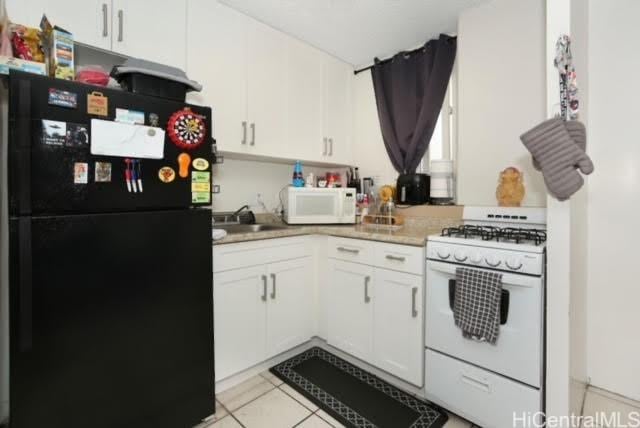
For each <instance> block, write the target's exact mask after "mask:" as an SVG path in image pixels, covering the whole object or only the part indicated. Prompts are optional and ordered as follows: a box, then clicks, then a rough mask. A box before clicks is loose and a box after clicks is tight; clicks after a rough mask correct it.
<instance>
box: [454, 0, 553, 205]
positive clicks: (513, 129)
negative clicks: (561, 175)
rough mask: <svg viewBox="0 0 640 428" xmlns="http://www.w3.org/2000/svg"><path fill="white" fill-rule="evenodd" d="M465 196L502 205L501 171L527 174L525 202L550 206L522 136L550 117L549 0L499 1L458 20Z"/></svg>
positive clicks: (468, 199) (461, 171)
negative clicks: (547, 104) (499, 190)
mask: <svg viewBox="0 0 640 428" xmlns="http://www.w3.org/2000/svg"><path fill="white" fill-rule="evenodd" d="M457 57H458V58H457V61H458V166H457V169H458V195H459V202H460V203H462V204H465V205H495V204H496V197H495V191H496V186H497V181H498V174H499V172H500V171H501V170H503V169H504V168H506V167H509V166H515V167H517V168H518V169H520V170H521V171H523V172H524V174H525V187H526V195H525V199H524V201H523V205H526V206H545V205H546V189H545V187H544V183H543V181H542V177H541V174H540V173H539V172H537V171H535V170H534V169H533V167H532V165H531V158H530V156H529V153H528V152H527V151H526V149H525V147H524V146H523V145H522V143H521V142H520V139H519V136H520V135H521V134H522V133H523V132H525V131H526V130H527V129H529V128H531V127H532V126H533V125H536V124H537V123H538V122H540V121H541V120H543V119H544V118H545V117H546V116H545V102H546V95H545V88H546V83H545V6H544V0H526V1H513V0H494V1H492V2H490V3H488V4H484V5H481V6H478V7H475V8H471V9H468V10H466V11H464V12H463V13H462V14H461V16H460V19H459V21H458V55H457Z"/></svg>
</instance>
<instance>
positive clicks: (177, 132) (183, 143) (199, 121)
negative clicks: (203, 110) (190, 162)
mask: <svg viewBox="0 0 640 428" xmlns="http://www.w3.org/2000/svg"><path fill="white" fill-rule="evenodd" d="M167 133H168V134H169V138H170V139H171V142H172V143H173V144H175V145H176V146H178V147H179V148H181V149H184V150H193V149H195V148H196V147H198V146H199V145H200V144H202V142H203V141H204V138H205V137H206V135H207V128H206V126H205V123H204V119H203V118H202V116H200V115H198V114H196V113H194V112H192V111H191V109H190V108H188V107H187V108H185V109H183V110H179V111H177V112H175V113H173V114H172V115H171V117H169V122H168V123H167Z"/></svg>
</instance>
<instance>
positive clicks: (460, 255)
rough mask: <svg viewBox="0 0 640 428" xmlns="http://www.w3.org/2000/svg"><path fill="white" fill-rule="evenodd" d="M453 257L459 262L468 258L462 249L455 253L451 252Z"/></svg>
mask: <svg viewBox="0 0 640 428" xmlns="http://www.w3.org/2000/svg"><path fill="white" fill-rule="evenodd" d="M453 258H454V259H456V261H458V262H460V263H462V262H464V261H466V260H467V259H468V257H467V255H466V254H465V253H464V251H462V250H458V251H456V252H455V253H453Z"/></svg>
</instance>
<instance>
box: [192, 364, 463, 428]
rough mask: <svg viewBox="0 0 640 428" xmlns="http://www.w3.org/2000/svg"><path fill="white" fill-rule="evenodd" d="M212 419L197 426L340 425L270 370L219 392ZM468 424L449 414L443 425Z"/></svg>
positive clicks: (454, 427)
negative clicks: (215, 410)
mask: <svg viewBox="0 0 640 428" xmlns="http://www.w3.org/2000/svg"><path fill="white" fill-rule="evenodd" d="M217 399H218V402H217V403H216V409H217V413H216V415H215V418H214V419H213V420H211V421H209V422H208V424H206V425H201V426H200V427H198V428H205V427H206V428H241V427H244V428H292V427H296V428H331V427H334V428H339V427H343V426H344V425H342V424H341V423H340V422H338V421H336V420H335V419H333V418H332V417H331V416H329V415H328V414H327V413H326V412H324V411H322V410H320V409H319V408H318V406H316V405H315V404H313V403H312V402H311V401H309V400H307V399H306V398H305V397H303V396H302V395H301V394H299V393H298V392H296V391H294V390H293V389H292V388H291V387H290V386H289V385H287V384H285V383H283V382H282V381H281V380H280V379H279V378H277V377H276V376H274V375H273V374H271V373H270V372H264V373H262V374H261V375H260V376H256V377H253V378H251V379H249V380H247V381H245V382H243V383H241V384H239V385H237V386H235V387H233V388H231V389H228V390H226V391H224V392H223V393H221V394H220V395H219V396H218V397H217ZM469 427H471V423H470V422H468V421H465V420H463V419H460V418H459V417H457V416H455V415H452V414H450V415H449V421H448V422H447V424H446V425H445V428H469Z"/></svg>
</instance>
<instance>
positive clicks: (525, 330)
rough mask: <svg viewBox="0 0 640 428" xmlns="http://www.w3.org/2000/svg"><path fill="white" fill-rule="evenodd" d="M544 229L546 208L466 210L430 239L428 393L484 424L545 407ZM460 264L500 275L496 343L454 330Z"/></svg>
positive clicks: (502, 421) (496, 424)
mask: <svg viewBox="0 0 640 428" xmlns="http://www.w3.org/2000/svg"><path fill="white" fill-rule="evenodd" d="M545 226H546V210H545V209H544V208H501V207H500V208H498V207H495V208H494V207H465V208H464V212H463V224H462V225H460V226H458V227H452V228H446V229H443V230H442V232H441V233H440V234H439V235H433V236H430V237H429V239H428V242H427V275H426V280H427V286H426V307H427V310H426V336H425V345H426V356H425V361H426V363H425V394H426V397H427V398H428V399H430V400H431V401H433V402H435V403H437V404H440V405H441V406H443V407H445V408H447V409H448V410H451V411H453V412H454V413H457V414H460V415H461V416H464V417H465V418H466V419H469V420H471V421H473V422H475V423H476V424H478V425H480V426H484V427H506V426H513V420H512V417H513V414H514V412H516V414H522V412H531V414H535V413H536V412H538V411H540V410H542V406H543V396H544V382H543V367H544V364H543V361H544V358H543V349H544V347H543V338H544V285H545V280H544V272H545V241H546V230H545V229H546V228H545ZM460 267H466V268H473V269H478V270H482V271H493V272H500V273H502V296H501V302H500V333H499V336H498V341H497V342H496V343H495V344H489V343H487V342H478V341H474V340H470V339H467V338H465V337H463V335H462V332H461V331H460V329H459V328H458V327H457V326H456V325H455V321H454V316H453V307H454V299H455V290H456V286H457V273H456V271H457V269H458V268H460Z"/></svg>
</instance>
